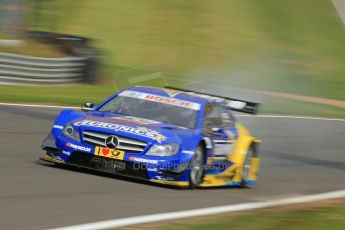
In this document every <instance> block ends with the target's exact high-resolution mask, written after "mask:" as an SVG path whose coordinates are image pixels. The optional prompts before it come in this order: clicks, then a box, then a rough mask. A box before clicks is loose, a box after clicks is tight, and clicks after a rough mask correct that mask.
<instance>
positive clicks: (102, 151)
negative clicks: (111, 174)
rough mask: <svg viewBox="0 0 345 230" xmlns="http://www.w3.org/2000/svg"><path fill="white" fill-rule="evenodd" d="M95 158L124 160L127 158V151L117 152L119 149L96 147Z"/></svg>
mask: <svg viewBox="0 0 345 230" xmlns="http://www.w3.org/2000/svg"><path fill="white" fill-rule="evenodd" d="M94 154H95V156H101V157H106V158H111V159H117V160H123V157H124V156H125V151H121V150H117V149H108V148H103V147H98V146H96V148H95V153H94Z"/></svg>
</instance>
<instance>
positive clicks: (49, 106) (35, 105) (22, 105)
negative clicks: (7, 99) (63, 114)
mask: <svg viewBox="0 0 345 230" xmlns="http://www.w3.org/2000/svg"><path fill="white" fill-rule="evenodd" d="M0 105H5V106H19V107H36V108H51V109H79V108H80V107H73V106H60V105H37V104H17V103H3V102H0Z"/></svg>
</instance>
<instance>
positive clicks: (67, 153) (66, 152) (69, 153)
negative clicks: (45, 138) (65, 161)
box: [62, 150, 71, 156]
mask: <svg viewBox="0 0 345 230" xmlns="http://www.w3.org/2000/svg"><path fill="white" fill-rule="evenodd" d="M62 153H63V154H66V155H68V156H69V155H71V152H69V151H65V150H63V151H62Z"/></svg>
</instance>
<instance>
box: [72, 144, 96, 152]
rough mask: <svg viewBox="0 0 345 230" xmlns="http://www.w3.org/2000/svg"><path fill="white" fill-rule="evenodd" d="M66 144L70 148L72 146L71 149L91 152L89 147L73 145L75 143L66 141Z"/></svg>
mask: <svg viewBox="0 0 345 230" xmlns="http://www.w3.org/2000/svg"><path fill="white" fill-rule="evenodd" d="M66 146H67V147H70V148H73V149H76V150H81V151H84V152H91V148H87V147H84V146H79V145H75V144H72V143H66Z"/></svg>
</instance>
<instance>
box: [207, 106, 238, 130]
mask: <svg viewBox="0 0 345 230" xmlns="http://www.w3.org/2000/svg"><path fill="white" fill-rule="evenodd" d="M232 125H233V121H232V117H231V115H230V114H229V112H228V111H227V110H226V109H225V108H223V107H222V106H219V105H211V104H210V105H208V106H207V107H206V113H205V119H204V128H206V129H209V128H213V127H219V128H223V129H227V128H230V127H231V126H232Z"/></svg>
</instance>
